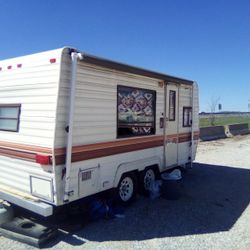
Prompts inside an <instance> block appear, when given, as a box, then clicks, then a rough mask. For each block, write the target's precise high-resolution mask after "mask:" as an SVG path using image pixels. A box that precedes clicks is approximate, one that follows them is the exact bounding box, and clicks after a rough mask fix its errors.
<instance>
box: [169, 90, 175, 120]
mask: <svg viewBox="0 0 250 250" xmlns="http://www.w3.org/2000/svg"><path fill="white" fill-rule="evenodd" d="M175 105H176V92H175V91H174V90H170V91H169V117H168V118H169V121H175Z"/></svg>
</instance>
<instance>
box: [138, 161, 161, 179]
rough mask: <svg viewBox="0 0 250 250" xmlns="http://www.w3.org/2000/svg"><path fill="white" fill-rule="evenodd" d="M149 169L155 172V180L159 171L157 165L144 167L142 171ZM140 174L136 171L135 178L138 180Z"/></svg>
mask: <svg viewBox="0 0 250 250" xmlns="http://www.w3.org/2000/svg"><path fill="white" fill-rule="evenodd" d="M149 168H151V169H153V170H154V171H155V174H156V177H157V178H158V177H159V176H160V170H159V165H158V164H154V165H150V166H146V167H145V168H144V170H143V171H145V170H147V169H149ZM140 172H142V171H140ZM140 172H139V171H138V170H137V178H139V175H140Z"/></svg>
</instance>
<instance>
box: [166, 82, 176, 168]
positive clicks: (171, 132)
mask: <svg viewBox="0 0 250 250" xmlns="http://www.w3.org/2000/svg"><path fill="white" fill-rule="evenodd" d="M166 91H167V93H166V98H167V100H166V106H167V107H166V117H167V119H166V120H167V122H166V147H165V155H166V167H167V168H168V167H171V166H175V165H177V162H178V146H177V145H178V122H179V113H178V111H179V107H178V106H179V105H178V103H179V100H178V96H179V95H178V87H177V86H176V85H170V84H168V85H167V88H166Z"/></svg>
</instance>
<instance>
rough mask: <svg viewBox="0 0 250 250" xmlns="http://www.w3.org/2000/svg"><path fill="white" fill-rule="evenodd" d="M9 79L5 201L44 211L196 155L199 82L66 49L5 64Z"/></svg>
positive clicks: (3, 138)
mask: <svg viewBox="0 0 250 250" xmlns="http://www.w3.org/2000/svg"><path fill="white" fill-rule="evenodd" d="M0 86H1V90H0V198H1V199H3V200H7V201H8V202H10V203H13V204H16V205H18V206H21V207H23V208H26V209H29V210H31V211H33V212H35V213H37V214H40V215H43V216H50V215H52V214H53V211H54V208H55V207H58V206H62V205H65V204H68V203H70V202H73V201H76V200H79V199H82V198H84V197H88V196H91V195H93V194H97V193H99V192H103V191H106V190H115V193H116V194H117V198H118V199H119V200H120V201H121V202H122V203H128V202H130V201H131V200H132V199H133V198H134V196H135V194H136V191H137V190H138V189H140V190H142V191H145V192H147V191H148V189H149V186H150V183H152V181H154V180H155V178H156V176H157V175H158V174H159V173H161V172H163V171H166V170H169V169H170V168H173V167H176V166H183V167H185V166H187V165H189V164H192V161H193V160H194V158H195V153H196V147H197V143H198V137H199V126H198V110H199V107H198V86H197V84H196V83H195V82H194V81H190V80H186V79H181V78H178V77H173V76H170V75H167V74H163V73H158V72H154V71H151V70H147V69H143V68H139V67H134V66H130V65H127V64H123V63H119V62H115V61H111V60H107V59H104V58H99V57H95V56H92V55H89V54H86V53H84V52H80V51H78V50H76V49H73V48H62V49H57V50H52V51H47V52H42V53H38V54H32V55H28V56H23V57H17V58H14V59H8V60H3V61H0Z"/></svg>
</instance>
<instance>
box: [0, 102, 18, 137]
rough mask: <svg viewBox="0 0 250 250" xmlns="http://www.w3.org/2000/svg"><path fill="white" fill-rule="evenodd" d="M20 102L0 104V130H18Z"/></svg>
mask: <svg viewBox="0 0 250 250" xmlns="http://www.w3.org/2000/svg"><path fill="white" fill-rule="evenodd" d="M20 108H21V105H20V104H0V130H4V131H13V132H17V131H18V130H19V118H20Z"/></svg>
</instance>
